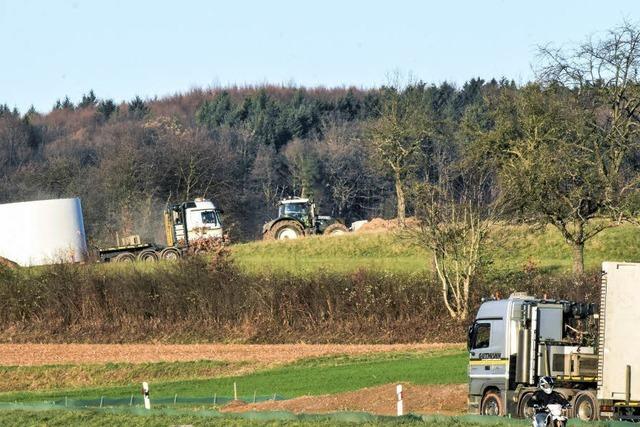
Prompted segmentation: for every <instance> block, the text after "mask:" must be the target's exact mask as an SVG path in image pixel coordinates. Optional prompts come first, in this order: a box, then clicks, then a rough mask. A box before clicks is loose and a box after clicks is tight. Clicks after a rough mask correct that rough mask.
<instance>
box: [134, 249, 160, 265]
mask: <svg viewBox="0 0 640 427" xmlns="http://www.w3.org/2000/svg"><path fill="white" fill-rule="evenodd" d="M138 261H144V262H156V261H158V253H157V252H156V251H154V250H153V249H145V250H144V251H142V252H140V253H139V254H138Z"/></svg>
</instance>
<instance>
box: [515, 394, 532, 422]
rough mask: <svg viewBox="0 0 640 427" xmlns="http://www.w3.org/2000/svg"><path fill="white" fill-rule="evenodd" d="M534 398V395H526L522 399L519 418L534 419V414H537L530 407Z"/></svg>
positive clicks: (519, 405)
mask: <svg viewBox="0 0 640 427" xmlns="http://www.w3.org/2000/svg"><path fill="white" fill-rule="evenodd" d="M532 397H533V393H526V394H525V395H523V396H522V398H520V403H519V404H518V417H520V418H526V419H528V420H529V419H531V418H533V414H534V413H535V409H533V408H530V407H529V406H528V403H529V401H530V400H531V398H532Z"/></svg>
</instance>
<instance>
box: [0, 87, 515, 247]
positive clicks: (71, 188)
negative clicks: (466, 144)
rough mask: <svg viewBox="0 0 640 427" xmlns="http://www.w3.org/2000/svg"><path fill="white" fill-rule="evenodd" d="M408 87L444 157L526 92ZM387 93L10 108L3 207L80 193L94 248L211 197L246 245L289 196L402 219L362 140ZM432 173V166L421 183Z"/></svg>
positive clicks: (151, 227)
mask: <svg viewBox="0 0 640 427" xmlns="http://www.w3.org/2000/svg"><path fill="white" fill-rule="evenodd" d="M410 90H414V91H419V93H420V97H421V102H422V103H424V105H425V107H427V108H428V110H429V111H430V114H432V115H433V118H437V120H438V121H439V122H441V123H442V126H443V131H445V132H446V133H443V134H441V135H433V136H429V137H428V138H425V141H423V143H424V146H425V148H427V146H428V147H429V149H430V150H436V149H440V148H436V147H442V148H443V149H444V147H446V146H449V145H452V144H454V142H453V140H454V139H456V138H458V135H457V133H458V127H459V123H460V121H461V118H462V117H463V116H464V115H465V112H466V111H467V110H468V109H469V107H470V106H472V105H475V106H478V105H481V104H482V103H483V97H484V96H485V95H486V94H488V93H490V92H499V91H503V90H516V88H515V84H514V83H513V82H507V81H500V82H498V81H495V80H492V81H489V82H485V81H483V80H480V79H473V80H470V81H469V82H468V83H466V84H465V85H463V87H462V88H456V87H454V86H453V85H450V84H448V83H443V84H441V85H438V86H436V85H426V84H423V83H417V84H415V85H411V86H407V88H405V89H403V90H402V91H401V93H402V92H403V91H405V92H408V91H410ZM387 92H394V93H396V89H395V88H392V87H383V88H379V89H370V90H363V89H356V88H332V89H326V88H296V87H281V86H263V87H255V88H254V87H247V88H219V89H210V90H193V91H191V92H189V93H186V94H179V95H175V96H172V97H168V98H163V99H154V100H142V99H140V98H139V97H136V98H134V99H133V100H132V101H130V102H127V103H122V104H119V105H116V104H115V103H114V102H113V100H110V99H100V98H99V97H98V96H96V95H95V94H94V93H93V91H90V92H89V93H88V94H87V95H85V96H83V98H82V99H81V100H79V101H78V102H77V103H74V102H72V101H70V100H69V99H68V98H66V99H64V100H63V101H58V102H57V103H56V105H55V106H54V107H53V109H52V111H50V112H48V113H46V114H39V113H37V112H35V111H33V110H30V111H28V112H26V113H25V114H20V113H19V112H18V111H15V110H11V109H9V108H8V107H7V106H3V107H2V108H0V175H1V176H2V183H1V184H0V202H2V203H7V202H13V201H24V200H34V199H43V198H58V197H75V196H78V197H80V198H81V200H82V204H83V209H84V213H85V221H86V227H87V234H88V236H89V237H90V238H92V239H94V241H95V243H105V242H112V241H113V240H114V236H115V233H116V232H118V233H119V234H120V235H124V234H130V233H138V234H141V235H142V236H143V237H146V238H159V237H160V236H157V234H158V233H159V232H161V226H160V221H161V211H162V208H163V206H164V205H165V204H166V203H173V202H179V201H184V200H189V199H193V198H194V197H200V196H206V197H208V198H211V199H212V200H213V201H214V202H215V203H216V204H218V205H219V206H220V207H222V208H223V209H224V211H225V216H224V219H225V220H226V225H227V226H230V227H231V232H232V236H233V237H234V238H235V239H252V238H255V237H258V236H259V235H260V231H261V227H260V226H261V224H262V223H263V222H264V221H266V220H268V219H269V218H270V217H273V216H274V215H275V210H276V208H275V206H276V203H277V200H279V199H280V198H282V197H287V196H300V195H305V196H311V197H313V199H314V200H315V201H316V202H317V204H318V205H319V207H320V210H321V212H322V213H323V214H327V215H334V216H336V217H339V218H343V219H345V220H346V221H347V222H351V221H354V220H358V219H367V218H371V217H378V216H384V217H390V216H395V201H394V199H395V193H394V189H393V180H392V177H391V175H390V174H389V173H388V172H387V170H386V168H384V167H380V165H379V164H378V163H379V162H377V161H376V159H374V156H373V153H372V150H371V149H370V147H369V146H368V144H366V142H365V139H367V138H368V137H369V135H368V134H367V126H368V124H369V123H371V122H372V121H375V120H376V119H377V118H378V117H379V116H380V111H381V103H382V102H383V99H384V98H385V96H386V93H387ZM427 174H428V171H427V170H426V163H424V164H423V165H419V166H418V167H417V168H416V169H415V170H413V171H411V179H415V180H417V179H423V178H424V177H425V176H426V175H427ZM407 185H409V182H407Z"/></svg>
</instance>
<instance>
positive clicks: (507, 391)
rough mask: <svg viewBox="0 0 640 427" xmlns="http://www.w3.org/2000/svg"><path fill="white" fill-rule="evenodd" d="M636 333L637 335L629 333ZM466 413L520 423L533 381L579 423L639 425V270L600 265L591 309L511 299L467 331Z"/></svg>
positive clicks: (496, 303) (489, 306) (486, 310)
mask: <svg viewBox="0 0 640 427" xmlns="http://www.w3.org/2000/svg"><path fill="white" fill-rule="evenodd" d="M637 328H638V329H637ZM468 347H469V367H468V373H469V411H470V412H471V413H476V414H478V413H480V414H483V415H507V414H510V415H513V416H519V417H528V416H529V415H530V413H529V412H528V411H529V409H528V406H527V403H528V400H529V399H530V398H531V396H532V393H533V392H534V391H535V390H536V389H537V384H538V380H539V378H540V377H542V376H545V375H549V376H551V377H553V378H554V379H555V381H556V390H557V391H558V392H560V393H562V394H563V395H564V396H565V397H566V398H567V399H569V401H570V402H571V403H572V406H573V408H572V409H571V413H570V414H569V415H570V416H575V417H578V418H581V419H583V420H596V419H601V418H616V419H624V420H634V421H638V420H640V264H633V263H617V262H605V263H603V265H602V287H601V297H600V305H599V309H598V307H597V306H596V305H595V304H591V303H586V302H576V301H564V300H551V299H547V298H535V297H532V296H528V295H525V294H520V293H516V294H513V295H511V296H510V297H509V298H508V299H502V300H491V301H485V302H483V303H482V305H481V306H480V308H479V310H478V313H477V314H476V317H475V321H474V323H473V324H472V325H471V326H470V328H469V337H468Z"/></svg>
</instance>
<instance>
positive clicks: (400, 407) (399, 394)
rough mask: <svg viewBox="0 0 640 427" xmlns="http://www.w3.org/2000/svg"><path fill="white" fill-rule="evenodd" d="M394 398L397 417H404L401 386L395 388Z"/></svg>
mask: <svg viewBox="0 0 640 427" xmlns="http://www.w3.org/2000/svg"><path fill="white" fill-rule="evenodd" d="M396 397H397V398H398V402H397V405H398V416H399V417H401V416H403V415H404V402H403V401H402V384H398V385H397V386H396Z"/></svg>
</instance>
